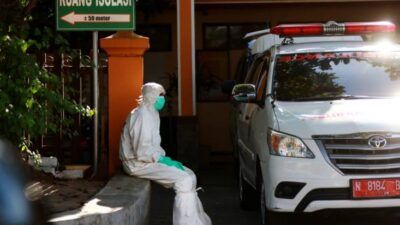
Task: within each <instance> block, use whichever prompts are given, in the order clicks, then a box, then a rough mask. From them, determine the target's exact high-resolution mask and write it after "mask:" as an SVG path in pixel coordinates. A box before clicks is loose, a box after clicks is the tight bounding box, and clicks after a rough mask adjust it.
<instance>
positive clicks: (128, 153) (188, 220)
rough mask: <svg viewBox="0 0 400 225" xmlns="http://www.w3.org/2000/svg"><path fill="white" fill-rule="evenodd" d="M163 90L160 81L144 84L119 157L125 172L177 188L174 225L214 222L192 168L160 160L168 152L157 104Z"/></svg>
mask: <svg viewBox="0 0 400 225" xmlns="http://www.w3.org/2000/svg"><path fill="white" fill-rule="evenodd" d="M164 92H165V91H164V88H163V87H162V86H161V85H159V84H156V83H147V84H145V85H143V87H142V96H141V98H140V100H139V106H138V107H137V108H135V109H134V110H133V111H132V112H131V113H130V114H129V116H128V118H127V119H126V121H125V125H124V127H123V130H122V134H121V143H120V159H121V161H122V164H123V168H124V171H125V172H126V173H128V174H129V175H132V176H136V177H140V178H145V179H149V180H152V181H154V182H157V183H159V184H161V185H163V186H164V187H167V188H173V189H174V190H175V192H176V196H175V201H174V208H173V224H174V225H211V220H210V218H209V217H208V215H207V214H206V213H205V212H204V210H203V206H202V204H201V202H200V199H199V197H198V196H197V192H196V185H197V181H196V175H195V174H194V173H193V171H192V170H190V169H189V168H186V167H185V169H184V171H183V170H180V169H178V168H176V167H171V166H167V165H164V164H161V163H158V160H159V159H160V157H163V156H165V151H164V149H163V148H162V147H161V146H160V144H161V137H160V133H159V130H160V116H159V113H158V111H157V110H156V109H155V107H154V104H155V102H156V99H157V97H158V96H159V95H160V94H163V93H164Z"/></svg>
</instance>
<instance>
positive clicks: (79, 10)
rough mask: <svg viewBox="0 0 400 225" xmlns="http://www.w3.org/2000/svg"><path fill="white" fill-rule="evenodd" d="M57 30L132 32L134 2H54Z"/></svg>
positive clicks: (131, 0) (90, 0)
mask: <svg viewBox="0 0 400 225" xmlns="http://www.w3.org/2000/svg"><path fill="white" fill-rule="evenodd" d="M56 2H57V30H69V31H104V30H134V29H135V25H136V24H135V2H136V0H56Z"/></svg>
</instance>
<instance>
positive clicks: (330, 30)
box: [271, 21, 396, 37]
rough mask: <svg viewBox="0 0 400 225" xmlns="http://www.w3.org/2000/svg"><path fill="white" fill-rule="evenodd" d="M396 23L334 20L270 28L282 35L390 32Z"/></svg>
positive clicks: (393, 29)
mask: <svg viewBox="0 0 400 225" xmlns="http://www.w3.org/2000/svg"><path fill="white" fill-rule="evenodd" d="M395 31H396V25H395V24H393V23H392V22H388V21H380V22H348V23H336V22H334V21H330V22H327V23H326V24H323V23H310V24H282V25H278V26H276V27H273V28H272V29H271V33H272V34H276V35H280V36H284V37H296V36H320V35H363V34H372V33H391V32H395Z"/></svg>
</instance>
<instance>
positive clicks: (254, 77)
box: [244, 57, 264, 85]
mask: <svg viewBox="0 0 400 225" xmlns="http://www.w3.org/2000/svg"><path fill="white" fill-rule="evenodd" d="M263 62H264V61H263V57H258V58H257V59H256V60H255V61H254V63H253V65H252V66H251V68H250V70H249V72H248V73H247V77H246V79H245V82H244V83H245V84H254V85H256V83H257V81H258V75H259V74H260V71H261V69H262V66H263Z"/></svg>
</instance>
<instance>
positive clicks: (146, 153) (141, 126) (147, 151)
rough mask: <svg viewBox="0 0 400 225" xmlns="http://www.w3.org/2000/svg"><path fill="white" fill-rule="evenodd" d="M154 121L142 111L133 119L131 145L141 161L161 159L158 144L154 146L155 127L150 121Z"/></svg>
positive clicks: (130, 130) (130, 132) (130, 131)
mask: <svg viewBox="0 0 400 225" xmlns="http://www.w3.org/2000/svg"><path fill="white" fill-rule="evenodd" d="M152 122H153V121H150V120H146V118H145V116H144V115H143V114H141V113H139V114H138V116H137V117H136V118H135V119H134V120H133V121H131V124H130V129H129V134H130V138H131V145H132V148H133V152H134V155H135V157H136V158H137V159H138V160H139V161H143V162H148V163H154V162H157V161H158V160H159V159H160V156H162V153H160V152H159V151H158V148H157V146H153V143H152V136H153V130H152V129H153V127H154V126H151V124H150V123H152Z"/></svg>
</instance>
